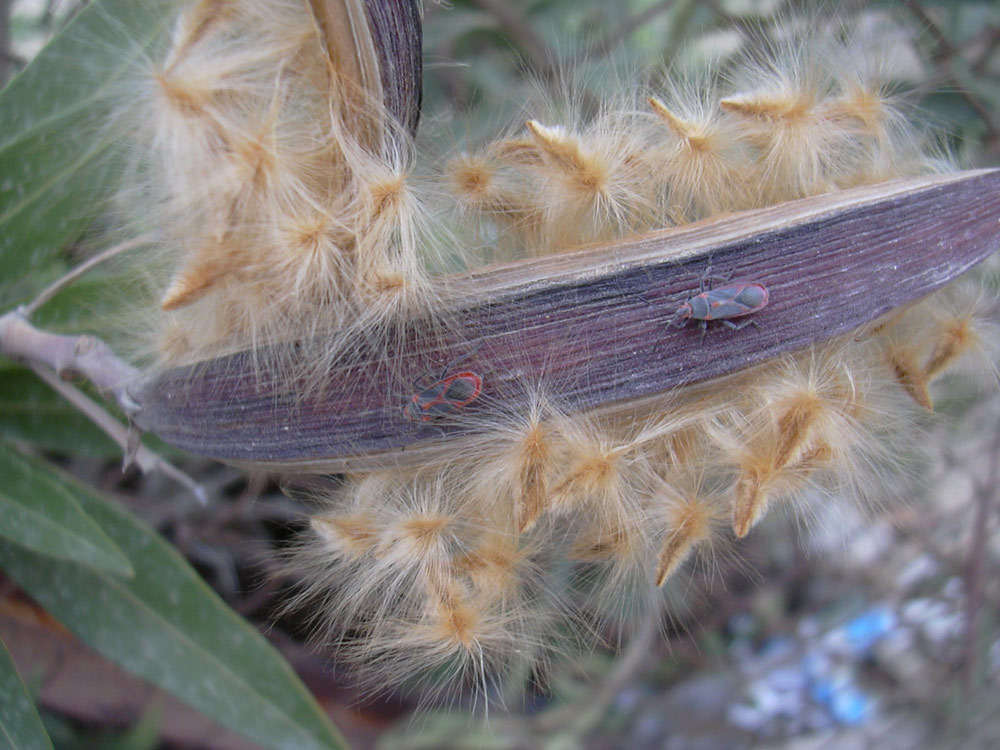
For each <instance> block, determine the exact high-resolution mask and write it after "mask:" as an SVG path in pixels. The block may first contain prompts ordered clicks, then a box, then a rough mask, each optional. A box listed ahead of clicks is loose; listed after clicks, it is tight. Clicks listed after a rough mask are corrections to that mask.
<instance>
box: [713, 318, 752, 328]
mask: <svg viewBox="0 0 1000 750" xmlns="http://www.w3.org/2000/svg"><path fill="white" fill-rule="evenodd" d="M719 322H720V323H723V324H724V325H727V326H729V327H730V328H732V329H733V330H734V331H739V330H742V329H744V328H746V327H747V326H757V328H760V325H759V324H758V323H757V321H756V320H744V321H743V322H742V323H734V322H733V321H731V320H726V319H725V318H722V319H720V320H719Z"/></svg>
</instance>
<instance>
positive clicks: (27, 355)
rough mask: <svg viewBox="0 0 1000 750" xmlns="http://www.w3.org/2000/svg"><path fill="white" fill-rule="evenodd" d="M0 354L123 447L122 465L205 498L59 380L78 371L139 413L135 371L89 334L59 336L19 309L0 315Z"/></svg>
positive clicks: (174, 469)
mask: <svg viewBox="0 0 1000 750" xmlns="http://www.w3.org/2000/svg"><path fill="white" fill-rule="evenodd" d="M0 354H2V355H3V356H5V357H10V358H11V359H15V360H22V361H24V362H27V363H28V366H29V367H30V368H31V369H32V370H33V371H34V372H35V374H36V375H38V377H40V378H41V379H42V380H44V381H45V382H46V383H48V384H49V385H50V386H52V388H54V389H55V390H56V391H57V392H58V393H59V394H60V395H61V396H63V397H64V398H65V399H66V400H67V401H69V402H70V403H71V404H73V406H75V407H76V408H77V409H79V410H80V411H81V412H83V414H85V415H86V416H87V417H88V418H89V419H90V420H91V421H92V422H93V423H94V424H96V425H97V426H98V427H99V428H101V430H103V431H104V432H105V433H106V434H107V435H108V436H109V437H110V438H111V439H112V440H114V441H115V442H116V443H117V444H118V445H119V446H121V448H122V450H123V451H124V452H125V466H128V464H129V463H130V462H132V461H135V463H136V465H137V466H138V467H139V468H140V469H141V470H142V471H143V472H147V471H150V470H156V471H160V472H163V473H164V474H165V475H167V476H168V477H171V478H172V479H174V480H176V481H177V482H179V483H180V484H182V485H184V486H185V487H187V488H188V489H190V490H191V492H192V493H194V495H195V497H197V498H198V500H199V502H201V503H204V502H206V497H205V491H204V490H203V489H202V488H201V487H200V486H199V485H198V483H197V482H195V481H194V480H193V479H191V477H189V476H188V475H187V474H185V473H184V472H182V471H181V470H180V469H178V468H177V467H175V466H173V465H172V464H170V463H169V462H167V461H166V460H164V459H162V458H160V457H159V456H158V455H157V454H155V453H153V452H152V451H151V450H149V448H147V447H145V446H144V445H142V444H141V443H139V442H138V440H137V439H135V440H133V437H132V436H131V435H130V433H129V429H128V428H127V427H126V426H125V425H123V424H122V423H121V422H119V421H118V420H117V419H115V418H114V417H113V416H111V415H110V414H109V413H108V412H107V410H106V409H104V408H103V407H102V406H100V405H99V404H97V403H96V402H94V401H93V400H91V399H90V398H89V397H88V396H87V395H85V394H84V393H83V392H81V391H80V390H79V389H77V388H76V387H74V386H73V385H70V384H69V383H67V382H65V381H64V380H63V378H64V377H66V376H70V375H74V374H75V375H80V376H83V377H85V378H86V379H88V380H90V381H91V382H92V383H93V384H94V385H95V386H97V388H98V390H100V391H101V392H102V393H103V394H106V395H108V396H109V397H111V398H113V399H114V400H115V402H116V403H117V404H118V405H119V406H120V407H121V408H122V410H123V411H124V412H125V414H126V415H127V416H128V418H129V419H131V418H132V417H134V416H135V415H136V414H138V412H139V404H137V403H136V402H135V401H134V400H133V398H132V396H131V394H130V393H129V390H128V389H129V385H130V384H132V383H134V382H135V380H136V379H137V377H138V374H139V371H138V370H137V369H136V368H134V367H132V365H130V364H128V363H127V362H123V361H122V360H121V359H119V358H118V357H117V356H116V355H115V353H114V352H113V351H111V348H110V347H109V346H108V345H107V344H105V343H104V342H103V341H101V340H100V339H98V338H95V337H93V336H85V335H84V336H63V335H59V334H55V333H48V332H47V331H42V330H39V329H38V328H35V327H34V326H33V325H31V323H30V322H28V319H27V317H26V316H25V308H21V309H18V310H14V311H13V312H9V313H7V314H6V315H2V316H0Z"/></svg>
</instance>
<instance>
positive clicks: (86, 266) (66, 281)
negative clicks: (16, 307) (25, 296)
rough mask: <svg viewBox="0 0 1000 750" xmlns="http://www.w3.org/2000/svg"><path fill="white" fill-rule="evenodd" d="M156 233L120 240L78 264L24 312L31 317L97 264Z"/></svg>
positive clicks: (154, 235) (147, 239) (151, 237)
mask: <svg viewBox="0 0 1000 750" xmlns="http://www.w3.org/2000/svg"><path fill="white" fill-rule="evenodd" d="M156 236H157V235H156V234H155V233H152V232H151V233H149V234H144V235H143V236H141V237H136V238H135V239H134V240H126V241H125V242H120V243H118V244H117V245H115V246H113V247H109V248H108V249H107V250H104V251H102V252H100V253H98V254H97V255H95V256H94V257H93V258H88V259H87V260H85V261H84V262H83V263H81V264H80V265H78V266H76V268H73V269H72V270H70V271H69V272H67V273H65V274H63V275H62V276H60V277H59V278H58V279H56V281H54V282H53V283H52V284H50V285H49V286H48V287H47V288H46V289H45V290H43V291H42V293H41V294H39V295H38V296H37V297H35V299H33V300H32V301H31V302H29V303H28V304H27V305H25V306H24V309H23V314H24V317H25V318H30V317H31V316H32V315H34V314H35V312H36V311H37V310H38V309H39V308H40V307H41V306H42V305H44V304H45V303H46V302H48V301H49V300H50V299H52V298H53V297H55V296H56V295H57V294H58V293H59V292H61V291H62V290H63V289H65V288H66V287H67V286H69V285H70V284H72V283H73V282H74V281H76V280H77V279H78V278H80V277H81V276H83V275H84V274H85V273H87V272H88V271H89V270H90V269H92V268H94V267H95V266H99V265H100V264H101V263H104V262H105V261H108V260H110V259H111V258H114V257H115V256H116V255H121V254H122V253H126V252H128V251H129V250H134V249H135V248H137V247H141V246H143V245H146V244H148V243H149V242H151V241H152V240H154V239H155V238H156Z"/></svg>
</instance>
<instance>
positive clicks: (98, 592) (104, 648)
mask: <svg viewBox="0 0 1000 750" xmlns="http://www.w3.org/2000/svg"><path fill="white" fill-rule="evenodd" d="M81 504H82V506H83V508H84V510H85V511H86V512H87V513H88V514H89V515H90V516H91V517H92V518H94V519H95V520H96V521H97V522H98V523H99V524H100V525H101V527H102V528H103V529H104V531H105V532H106V533H107V534H108V536H110V537H111V538H112V539H113V540H114V541H115V543H117V544H118V546H119V547H120V548H121V549H122V550H123V551H124V552H125V554H126V555H127V556H128V558H129V559H130V560H131V561H132V565H133V567H134V569H135V575H134V576H133V577H132V578H131V579H124V578H120V577H117V576H114V575H110V574H108V573H104V572H99V571H95V570H93V569H91V568H86V567H83V566H80V565H74V564H69V563H64V562H61V561H58V560H54V559H53V558H50V557H46V556H43V555H40V554H35V553H32V552H28V551H27V550H25V549H24V548H22V547H18V546H15V545H11V544H6V543H0V568H3V570H4V571H5V572H6V573H7V574H8V575H9V576H10V577H11V578H13V579H14V581H15V582H16V583H17V584H18V585H20V586H21V587H22V588H24V589H25V590H26V591H27V592H28V593H29V594H30V595H31V596H32V598H34V599H35V600H36V601H37V602H39V603H40V604H41V605H42V606H43V607H45V608H46V609H48V610H49V611H50V612H51V613H52V614H53V615H55V616H56V617H57V618H58V619H59V620H60V621H61V622H62V623H63V624H64V625H66V627H68V628H69V629H70V630H72V631H73V632H74V633H76V635H77V636H79V637H80V639H82V640H83V641H84V642H86V643H88V644H89V645H90V646H92V647H93V648H94V649H96V650H97V651H98V652H100V653H101V654H103V655H104V656H105V657H107V658H108V659H110V660H111V661H113V662H115V663H117V664H119V665H120V666H122V667H123V668H124V669H126V670H128V671H129V672H132V673H133V674H135V675H138V676H140V677H143V678H145V679H147V680H149V681H150V682H152V683H154V684H156V685H158V686H159V687H161V688H163V689H164V690H166V691H168V692H170V693H172V694H173V695H175V696H177V697H178V698H180V699H181V700H183V701H185V702H187V703H189V704H190V705H191V706H193V707H195V708H196V709H198V710H199V711H201V712H202V713H204V714H205V715H206V716H210V717H211V718H213V719H215V720H216V721H218V722H219V723H220V724H222V725H224V726H226V727H229V728H231V729H233V730H235V731H237V732H240V733H241V734H243V735H244V736H246V737H248V738H249V739H251V740H253V741H254V742H257V743H259V744H261V745H264V746H266V747H272V748H287V749H288V750H293V749H294V750H312V749H317V750H318V749H319V748H342V747H345V744H344V741H343V739H342V738H341V737H340V734H339V733H338V732H337V730H336V728H335V727H334V726H333V725H332V724H330V722H329V720H328V719H327V718H326V716H325V715H324V714H323V712H322V710H321V709H320V707H319V706H318V705H317V704H316V702H315V700H314V699H313V698H312V696H311V695H310V694H309V692H308V691H307V690H306V688H305V686H304V685H303V684H302V683H301V682H300V681H299V679H298V677H297V676H296V675H295V673H294V672H293V671H292V669H291V667H290V666H289V665H288V663H287V662H286V661H285V660H284V659H283V658H282V657H281V655H280V654H278V652H277V651H275V649H274V648H273V647H272V646H271V645H270V644H268V643H267V641H266V640H264V638H263V637H262V636H261V635H260V634H259V633H258V632H257V631H256V630H254V629H253V628H252V627H251V626H250V625H249V624H247V622H246V621H244V620H243V619H242V618H240V617H239V616H238V615H237V614H236V613H234V612H233V611H232V610H231V609H229V608H228V607H227V606H226V604H225V603H224V602H223V601H222V600H221V599H219V597H218V596H217V595H216V594H215V593H214V592H213V591H212V590H211V589H210V588H209V587H208V586H207V585H206V584H205V583H204V582H203V581H202V580H201V578H199V577H198V574H197V573H196V572H195V571H194V570H193V569H192V568H191V566H190V565H188V564H187V562H186V561H185V560H184V559H183V558H181V557H180V555H178V554H177V552H176V551H175V550H174V549H173V548H172V547H171V546H170V545H169V544H167V543H166V542H164V541H163V540H162V539H161V538H160V537H159V536H158V535H157V534H156V533H155V532H154V531H152V530H151V529H150V528H148V527H147V526H146V525H145V524H143V523H142V522H140V521H139V520H137V519H136V518H134V517H133V516H132V515H130V514H129V513H127V512H126V511H124V510H122V509H120V508H118V507H117V506H115V505H113V504H111V503H109V502H107V501H105V500H103V499H101V498H100V497H98V496H96V495H87V496H85V497H82V498H81Z"/></svg>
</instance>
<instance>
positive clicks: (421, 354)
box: [132, 170, 1000, 472]
mask: <svg viewBox="0 0 1000 750" xmlns="http://www.w3.org/2000/svg"><path fill="white" fill-rule="evenodd" d="M998 218H1000V170H981V171H972V172H960V173H957V174H950V175H939V176H935V177H926V178H920V179H913V180H905V181H904V180H900V181H896V182H888V183H883V184H880V185H871V186H868V187H863V188H856V189H852V190H844V191H841V192H835V193H829V194H826V195H821V196H816V197H814V198H808V199H805V200H798V201H791V202H788V203H783V204H779V205H776V206H772V207H770V208H767V209H763V210H760V211H750V212H745V213H742V214H734V215H729V216H724V217H721V218H719V219H717V220H715V221H710V222H709V221H705V222H698V223H696V224H691V225H687V226H682V227H677V228H675V229H669V230H664V231H661V232H651V233H649V234H646V235H642V236H639V237H636V238H632V239H626V240H620V241H618V242H615V243H612V244H609V245H604V246H600V247H589V248H586V249H582V250H577V251H574V252H565V253H560V254H558V255H554V256H548V257H544V258H535V259H530V260H525V261H519V262H516V263H511V264H508V265H497V266H492V267H490V268H488V269H484V270H479V271H475V272H473V273H469V274H465V275H463V276H461V277H456V278H451V279H448V280H447V287H446V289H448V290H449V293H450V294H451V295H453V300H454V301H453V302H451V303H450V304H449V305H448V306H447V307H445V306H442V315H441V318H442V319H446V320H450V321H452V322H453V323H454V325H453V326H451V328H450V330H449V331H447V332H445V333H441V332H440V329H435V328H433V327H431V326H428V327H427V329H426V330H420V329H419V327H418V326H417V325H414V326H413V328H412V329H411V330H410V333H411V335H409V336H408V337H407V338H406V339H405V340H402V339H401V340H400V341H399V342H398V344H399V347H400V348H399V349H398V350H397V351H396V352H394V356H392V357H389V358H385V357H384V349H380V348H379V347H372V346H370V345H369V344H368V342H367V341H365V340H364V339H363V337H362V336H359V337H358V341H357V346H356V347H345V350H349V351H350V355H349V356H348V355H345V356H342V357H338V358H337V359H336V361H335V364H334V365H333V366H331V367H330V368H328V369H327V370H325V371H324V375H323V381H322V383H321V384H320V387H316V386H315V384H313V387H312V390H311V392H312V393H314V394H315V396H313V397H304V396H303V391H304V390H306V389H307V388H308V387H309V384H308V383H298V384H296V383H289V382H288V381H287V379H286V378H285V377H284V374H285V373H287V372H288V368H287V362H288V360H289V357H290V356H291V357H294V356H306V355H307V354H308V355H310V356H314V352H315V349H316V348H317V347H316V346H312V347H308V346H306V347H297V348H296V349H294V351H293V352H292V353H291V354H290V355H289V354H286V355H284V357H283V358H280V359H279V358H278V357H276V359H279V361H281V362H282V363H285V364H286V366H285V367H284V369H282V370H280V371H279V370H278V369H277V368H275V369H274V370H273V371H271V370H270V369H269V368H267V367H255V365H256V364H257V363H259V362H261V361H265V362H266V361H267V356H266V353H265V352H263V351H261V350H258V351H257V352H256V353H255V354H254V355H251V354H249V353H246V352H243V353H236V354H231V355H228V356H225V357H221V358H219V359H216V360H212V361H210V362H203V363H198V364H197V365H195V366H188V367H181V368H177V369H175V370H171V371H166V372H162V373H157V374H156V375H155V376H154V377H153V378H152V379H150V380H149V381H148V382H146V383H145V384H141V385H140V386H139V387H137V388H136V389H135V390H134V391H132V395H133V396H135V398H136V399H137V400H138V401H139V402H140V404H141V411H140V413H139V414H138V417H137V422H139V424H140V425H141V426H142V427H143V428H144V429H148V430H150V431H152V432H155V433H156V434H157V435H159V436H160V437H161V438H163V439H164V440H166V441H167V442H168V443H171V444H174V445H177V446H179V447H182V448H185V449H186V450H190V451H192V452H194V453H200V454H202V455H207V456H212V457H215V458H220V459H222V460H226V461H232V462H235V463H243V462H245V463H252V464H253V465H255V466H256V467H258V468H259V467H262V466H271V467H275V468H280V469H284V470H288V469H293V468H294V469H302V470H315V471H333V472H337V471H351V470H365V469H371V468H375V467H379V466H384V465H387V464H392V465H396V464H398V463H399V462H412V463H417V462H419V461H421V460H422V458H423V456H422V455H421V451H432V450H435V449H436V447H440V442H441V438H442V434H443V432H447V433H448V434H450V435H454V436H456V437H459V436H460V437H462V439H467V435H466V434H465V432H468V431H470V430H473V429H477V427H476V426H475V425H477V424H478V425H482V428H485V427H487V426H488V425H490V424H492V423H493V422H492V420H490V419H488V418H484V419H481V420H478V421H477V420H476V419H475V417H476V416H477V414H479V415H481V416H487V415H486V414H484V413H483V410H488V409H490V408H491V404H493V405H495V404H497V403H500V401H501V400H502V403H503V404H504V412H505V415H506V414H509V413H523V412H524V411H526V410H527V409H528V408H529V404H530V401H531V399H532V397H533V396H532V393H533V390H534V389H536V388H537V387H538V385H549V384H550V383H551V384H553V385H555V386H556V387H557V388H558V392H559V394H560V403H561V405H562V406H563V407H565V408H567V409H570V410H581V411H582V410H587V409H597V408H616V405H627V404H630V403H634V402H635V401H636V400H637V399H640V398H644V397H647V396H654V395H656V394H659V393H663V392H667V391H670V390H671V389H674V388H678V387H680V386H686V385H691V384H694V383H698V382H701V381H704V380H708V379H710V378H716V377H720V376H723V375H728V374H731V373H735V372H738V371H740V370H743V369H745V368H747V367H750V366H751V365H754V364H757V363H760V362H763V361H764V360H767V359H770V358H773V357H777V356H779V355H782V354H785V353H788V352H794V351H798V350H801V349H805V348H807V347H808V346H810V345H812V344H816V343H819V342H822V341H826V340H828V339H830V338H833V337H834V336H839V335H844V334H847V333H850V332H852V331H855V330H856V329H858V328H859V327H861V326H864V325H866V324H868V323H870V322H871V321H873V320H875V319H876V318H879V317H880V316H883V315H885V314H887V313H888V312H890V311H891V310H893V309H895V308H897V307H900V306H901V305H904V304H907V303H909V302H911V301H913V300H916V299H919V298H920V297H923V296H925V295H927V294H930V293H931V292H933V291H934V290H936V289H938V288H939V287H941V286H943V285H944V284H946V283H948V282H949V281H952V280H953V279H955V278H956V277H957V276H959V275H961V274H962V273H965V272H966V271H968V270H969V269H970V268H971V267H972V266H973V265H975V264H976V263H978V262H980V261H982V260H983V259H985V258H987V257H988V256H989V255H991V254H992V253H994V252H996V251H997V249H1000V234H998V233H997V221H998ZM710 266H711V269H712V270H711V272H710V273H711V274H712V275H716V276H719V277H722V278H729V279H732V280H734V281H753V282H757V283H760V284H763V285H765V286H766V288H767V289H768V290H769V293H770V302H769V304H768V306H767V308H766V309H764V310H762V311H761V312H760V313H756V314H755V315H754V322H756V323H757V324H758V325H757V326H756V327H752V328H751V329H748V330H742V331H730V330H727V329H721V330H716V331H713V332H712V335H711V336H707V337H705V338H704V339H703V338H702V336H701V335H700V332H699V330H698V327H697V326H694V325H691V326H686V327H677V326H676V325H672V323H675V322H676V319H677V311H678V306H679V305H680V304H681V303H682V302H683V301H684V300H686V299H687V298H689V297H691V296H692V295H693V294H695V293H697V290H698V284H699V279H702V278H704V277H705V276H706V274H707V273H709V271H708V269H709V267H710ZM392 345H393V346H395V345H397V342H395V341H394V342H392ZM297 353H298V354H297ZM456 360H461V362H462V367H463V369H468V370H470V371H472V372H475V373H478V374H479V375H480V376H481V378H482V392H483V396H484V397H483V398H480V399H479V400H478V401H477V402H476V403H475V404H471V405H470V406H469V407H468V408H466V409H465V410H463V420H464V422H465V424H463V425H454V426H447V429H446V430H436V429H415V428H414V425H413V422H412V421H410V420H408V419H407V417H406V412H405V410H404V406H405V405H406V403H407V400H408V399H409V398H410V397H411V395H412V394H413V388H412V384H413V383H415V382H418V381H419V380H420V379H421V377H422V376H425V375H426V373H433V372H437V371H438V370H439V369H440V368H441V367H442V366H443V365H444V364H445V363H448V362H452V361H456ZM302 369H303V371H305V370H307V368H306V367H303V368H302ZM466 416H468V419H465V417H466ZM480 429H481V428H480ZM435 443H437V444H439V445H438V446H435V445H434V444H435Z"/></svg>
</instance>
